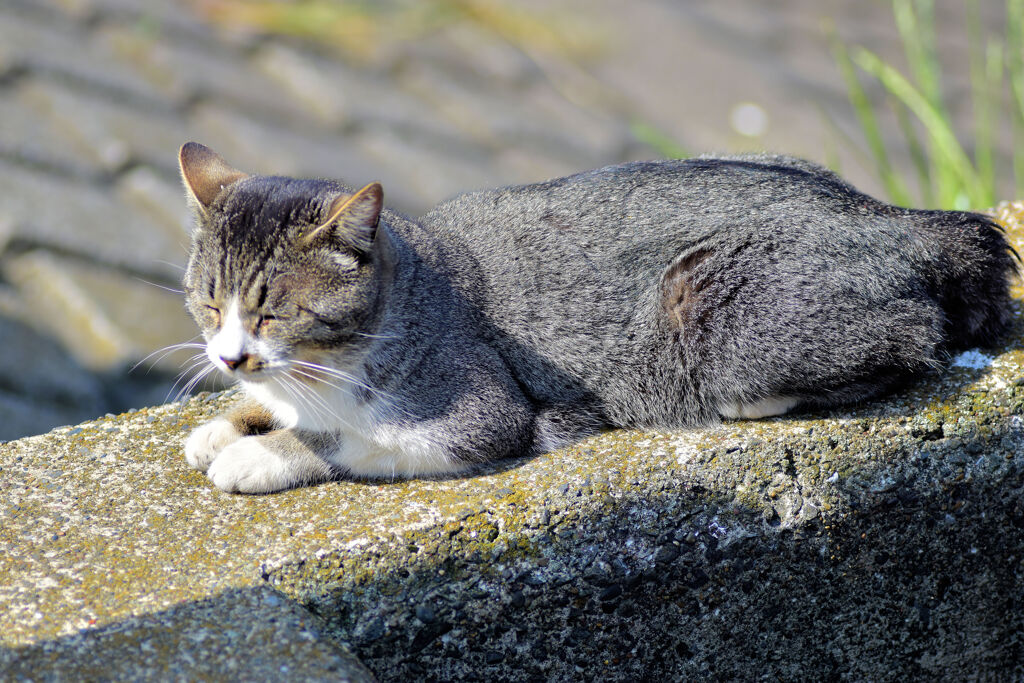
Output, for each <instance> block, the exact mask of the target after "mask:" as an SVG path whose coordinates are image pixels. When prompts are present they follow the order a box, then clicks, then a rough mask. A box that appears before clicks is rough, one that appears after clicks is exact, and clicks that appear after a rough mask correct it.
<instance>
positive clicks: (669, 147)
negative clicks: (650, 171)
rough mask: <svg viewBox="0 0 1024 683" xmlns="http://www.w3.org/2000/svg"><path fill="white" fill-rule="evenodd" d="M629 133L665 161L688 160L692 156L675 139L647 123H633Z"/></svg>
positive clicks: (635, 121)
mask: <svg viewBox="0 0 1024 683" xmlns="http://www.w3.org/2000/svg"><path fill="white" fill-rule="evenodd" d="M629 131H630V132H631V133H632V134H633V137H635V138H636V139H637V140H639V141H640V142H642V143H644V144H645V145H647V146H648V147H650V148H651V149H653V150H654V151H655V152H657V153H658V154H659V155H661V156H662V157H664V158H665V159H686V158H687V157H689V156H690V152H689V150H687V149H686V148H685V147H683V146H682V145H681V144H679V143H678V142H677V141H676V140H675V139H674V138H673V137H671V136H670V135H668V134H667V133H665V132H664V131H662V130H661V129H660V128H657V127H655V126H654V125H652V124H650V123H648V122H646V121H640V120H634V121H631V122H630V124H629Z"/></svg>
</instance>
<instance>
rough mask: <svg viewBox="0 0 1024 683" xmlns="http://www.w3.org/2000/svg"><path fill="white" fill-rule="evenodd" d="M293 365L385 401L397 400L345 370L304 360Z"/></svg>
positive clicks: (294, 361) (296, 361)
mask: <svg viewBox="0 0 1024 683" xmlns="http://www.w3.org/2000/svg"><path fill="white" fill-rule="evenodd" d="M292 363H295V364H297V365H301V366H303V367H306V368H309V369H310V370H314V371H317V372H322V373H324V374H325V375H328V376H331V377H336V378H337V379H340V380H342V381H344V382H347V383H349V384H353V385H355V386H357V387H360V388H362V389H365V390H366V391H369V392H372V393H374V394H376V395H377V396H379V397H381V398H385V399H388V400H394V398H395V397H394V395H393V394H390V393H388V392H386V391H384V390H383V389H378V388H377V387H375V386H373V385H372V384H369V383H368V382H364V381H362V380H360V379H359V378H358V377H356V376H355V375H351V374H349V373H347V372H345V371H344V370H341V369H339V368H330V367H327V366H326V365H320V364H318V363H310V362H308V361H302V360H293V361H292Z"/></svg>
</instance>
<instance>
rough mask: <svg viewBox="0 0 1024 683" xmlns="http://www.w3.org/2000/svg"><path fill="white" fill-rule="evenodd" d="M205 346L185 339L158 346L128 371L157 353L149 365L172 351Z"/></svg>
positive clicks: (133, 369)
mask: <svg viewBox="0 0 1024 683" xmlns="http://www.w3.org/2000/svg"><path fill="white" fill-rule="evenodd" d="M195 338H196V337H193V338H192V339H195ZM205 348H206V345H205V344H199V343H194V342H192V341H191V340H190V341H187V342H181V343H179V344H169V345H168V346H164V347H162V348H159V349H157V350H156V351H153V352H152V353H150V354H148V355H146V357H145V358H142V359H141V360H139V361H138V362H137V363H135V365H133V366H132V367H131V370H129V372H134V371H135V369H136V368H138V367H139V366H140V365H142V364H143V363H145V362H146V361H148V360H149V359H150V358H153V356H156V355H157V354H160V356H159V357H157V358H156V359H154V360H153V362H152V363H151V365H156V364H157V363H159V362H160V361H162V360H163V359H164V358H166V357H167V356H168V355H170V354H172V353H174V352H175V351H180V350H183V349H205Z"/></svg>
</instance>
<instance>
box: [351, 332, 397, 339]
mask: <svg viewBox="0 0 1024 683" xmlns="http://www.w3.org/2000/svg"><path fill="white" fill-rule="evenodd" d="M352 334H354V335H356V336H357V337H366V338H368V339H383V340H388V339H398V335H397V334H373V333H371V332H353V333H352Z"/></svg>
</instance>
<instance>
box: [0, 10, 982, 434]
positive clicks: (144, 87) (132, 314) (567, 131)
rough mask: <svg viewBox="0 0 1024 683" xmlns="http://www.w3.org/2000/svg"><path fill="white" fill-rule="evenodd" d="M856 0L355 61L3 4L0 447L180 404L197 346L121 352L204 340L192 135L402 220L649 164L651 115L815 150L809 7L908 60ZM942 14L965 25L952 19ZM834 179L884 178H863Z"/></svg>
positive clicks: (672, 133) (666, 19)
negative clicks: (194, 318) (190, 199)
mask: <svg viewBox="0 0 1024 683" xmlns="http://www.w3.org/2000/svg"><path fill="white" fill-rule="evenodd" d="M222 4H223V3H222ZM850 5H851V3H846V4H844V3H840V2H824V3H818V2H811V0H786V2H782V3H773V4H772V6H771V7H770V8H769V7H762V6H761V4H759V3H757V2H753V0H727V1H724V2H718V3H700V2H692V3H677V2H665V1H660V0H643V1H641V2H635V3H630V6H629V12H625V13H624V12H623V11H622V6H621V4H619V3H615V2H611V0H598V1H593V2H589V1H588V2H581V1H579V0H573V1H566V2H560V3H555V4H551V3H540V2H527V3H497V5H496V6H504V7H506V9H508V11H509V12H512V14H510V15H509V16H510V17H511V18H512V19H514V18H516V17H518V16H527V17H528V18H529V19H530V21H533V22H534V23H533V26H535V27H536V28H537V31H535V33H544V34H545V35H548V34H550V36H554V38H552V40H554V41H555V45H554V46H552V45H550V44H548V43H545V42H544V41H542V40H540V38H538V37H530V35H527V36H526V37H523V38H521V39H515V38H510V37H509V36H507V35H505V36H503V35H501V32H500V31H496V30H494V26H488V25H487V24H486V22H484V23H481V22H476V23H474V22H472V21H452V22H449V23H444V24H441V25H439V26H437V27H435V28H433V29H431V30H424V31H421V32H419V33H416V34H415V35H412V37H410V38H406V37H401V39H399V37H396V36H384V37H381V38H380V39H379V40H375V41H374V42H375V49H374V50H372V51H368V52H367V53H366V54H363V55H360V56H353V55H346V54H343V53H339V52H335V51H332V50H329V49H327V48H325V47H323V46H320V47H319V48H318V47H316V46H314V45H311V44H309V43H300V42H297V41H295V40H289V39H287V38H283V37H274V36H267V35H261V34H260V33H259V32H254V31H251V30H250V31H244V30H241V27H240V26H239V25H237V23H236V22H233V21H232V20H231V19H230V18H228V19H227V20H223V18H222V21H220V22H219V24H217V25H216V27H215V26H214V25H212V24H211V23H210V21H209V20H208V18H209V15H210V12H211V8H215V7H216V6H217V3H214V2H212V1H202V2H201V1H199V0H196V1H195V2H190V3H177V2H170V0H150V1H148V2H136V1H134V0H7V1H6V2H4V3H3V4H2V6H0V347H2V348H3V349H4V353H3V354H0V417H2V419H0V439H10V438H14V437H17V436H20V435H25V434H31V433H38V432H42V431H45V430H47V429H48V428H50V427H52V426H54V425H57V424H62V423H72V422H77V421H79V420H81V419H85V418H87V417H92V416H95V415H99V414H103V413H106V412H108V411H110V412H117V411H120V410H124V409H127V408H129V407H137V406H141V405H146V404H154V403H160V402H163V401H164V400H167V399H168V398H173V397H174V396H175V393H176V389H175V388H172V385H173V381H174V378H175V377H176V375H177V374H178V373H179V372H180V371H181V370H182V367H183V365H182V364H183V363H185V366H184V367H188V365H187V363H188V359H189V357H190V355H192V354H193V353H195V352H196V351H198V349H192V350H190V351H179V352H174V353H169V354H166V355H161V354H160V353H157V354H156V355H155V356H153V357H152V359H151V360H150V361H147V362H143V363H142V364H141V365H139V366H138V367H137V368H135V369H134V370H132V368H133V367H134V366H135V365H136V364H137V363H138V362H139V361H140V360H141V359H143V358H145V357H147V356H149V354H151V353H153V352H154V351H155V350H157V349H161V348H163V347H165V346H167V345H169V344H173V343H177V342H185V341H188V340H190V339H193V338H194V335H195V334H196V330H195V328H194V326H193V324H192V323H191V322H190V321H189V320H188V319H187V317H186V315H185V313H184V312H183V308H182V305H181V299H180V296H179V295H178V294H177V293H176V292H174V291H173V290H174V289H175V288H176V287H177V283H178V279H179V276H180V272H181V268H182V265H183V264H184V262H185V259H186V253H187V245H188V239H189V237H188V228H187V225H188V216H187V215H186V211H185V204H184V201H183V199H182V192H181V190H180V186H179V181H178V179H177V170H176V153H177V149H178V147H179V146H180V145H181V144H182V143H183V142H184V141H186V140H189V139H193V140H197V141H200V142H203V143H204V144H207V145H209V146H211V147H213V148H214V149H216V150H218V151H219V152H221V153H222V154H223V155H224V156H225V157H226V158H227V159H228V160H229V161H231V162H232V163H233V164H235V165H236V166H238V167H239V168H242V169H245V170H248V171H252V172H260V173H274V174H295V175H306V176H328V177H334V178H341V179H343V180H345V181H347V182H349V183H351V184H354V185H357V184H362V183H365V182H368V181H370V180H380V181H382V182H383V184H384V188H385V193H386V198H387V202H388V204H389V205H390V206H392V207H393V208H397V209H399V210H403V211H406V212H410V213H418V212H421V211H422V210H424V209H426V208H427V207H429V206H431V205H433V204H435V203H436V202H437V201H439V200H441V199H443V198H444V197H446V196H449V195H451V194H453V193H455V192H457V191H460V190H467V189H474V188H480V187H487V186H495V185H501V184H508V183H518V182H530V181H537V180H543V179H545V178H549V177H554V176H559V175H564V174H567V173H571V172H574V171H578V170H583V169H587V168H592V167H595V166H600V165H603V164H608V163H614V162H619V161H625V160H629V159H636V158H651V157H655V156H658V151H657V150H654V149H652V148H650V147H648V146H646V145H645V144H644V143H642V142H641V141H640V140H641V138H644V135H642V134H640V135H638V131H639V130H641V129H644V127H645V126H646V127H653V128H654V129H657V130H660V131H662V132H663V133H664V134H665V135H666V136H667V137H669V138H671V139H674V140H677V141H679V142H680V143H681V144H683V145H684V146H686V147H687V148H688V149H689V150H691V151H693V152H703V151H708V150H723V151H735V150H738V149H763V148H769V149H774V150H778V151H787V152H790V153H795V154H800V155H803V156H807V157H810V158H814V159H816V160H818V161H825V160H826V157H827V156H828V155H827V154H826V152H827V149H828V145H827V144H826V141H827V140H830V139H834V137H835V135H834V130H833V128H832V126H838V127H840V128H844V127H845V128H846V129H847V130H852V128H851V127H852V126H854V123H853V121H852V120H851V119H850V114H849V112H848V111H846V107H845V104H844V95H843V89H842V84H841V81H840V79H838V77H837V75H836V73H835V69H834V67H833V66H832V62H831V58H830V57H829V55H828V51H827V46H826V44H825V41H824V38H823V35H822V33H821V31H820V30H819V29H820V27H819V20H820V18H821V17H822V16H825V15H831V16H836V17H837V18H838V20H839V23H840V26H841V27H842V28H843V30H844V31H847V32H850V33H851V40H859V41H864V42H867V43H869V44H871V45H872V46H873V47H875V48H876V49H880V50H882V52H883V54H889V55H893V54H894V53H895V55H896V56H897V57H898V48H897V47H896V46H895V44H894V42H893V39H894V30H895V29H894V28H893V27H892V22H891V18H890V17H889V16H888V10H887V9H885V8H884V7H881V6H874V5H872V6H871V7H870V8H862V7H861V5H860V4H859V3H858V4H857V7H856V9H855V10H854V9H851V7H850ZM516 12H520V13H527V14H522V15H519V14H515V13H516ZM940 14H941V13H940ZM947 14H948V13H947ZM940 19H941V20H942V21H941V22H940V29H941V31H942V32H945V33H949V34H950V35H959V33H960V32H962V25H961V24H960V23H957V20H956V16H955V13H954V14H953V15H950V16H949V17H947V16H946V15H945V14H942V15H941V16H940ZM993 20H998V17H997V16H994V17H993ZM510 21H511V20H510ZM961 23H962V22H961ZM540 28H544V29H545V31H543V32H542V31H540ZM576 29H579V30H580V31H582V35H583V36H584V38H585V40H583V39H580V40H576V38H575V37H574V35H570V33H571V31H574V30H576ZM945 33H943V35H945ZM527 34H529V31H527ZM558 41H562V42H563V43H564V45H563V46H562V47H561V48H560V47H559V44H560V43H559V42H558ZM574 41H575V42H574ZM581 42H582V43H584V44H585V45H586V46H587V47H586V49H582V48H580V49H577V48H573V47H572V46H573V45H576V44H578V43H581ZM566 46H568V47H566ZM950 49H951V50H952V52H951V53H950V54H953V55H956V54H959V53H957V52H956V50H957V49H958V48H957V44H956V41H955V40H954V41H951V42H950ZM954 64H956V62H954ZM966 68H967V66H966V60H961V63H960V66H959V73H963V72H965V71H966ZM967 99H968V98H961V99H960V100H957V101H958V102H963V101H965V100H967ZM745 103H746V104H745ZM751 105H752V106H751ZM959 106H960V105H958V104H956V103H954V107H959ZM744 107H746V108H744ZM822 108H824V110H825V111H828V112H829V113H828V116H824V115H823V114H822V110H823V109H822ZM743 112H746V114H745V116H746V117H747V118H746V119H744V118H743V117H744V114H743ZM758 112H760V113H758ZM751 115H752V118H751ZM638 126H639V128H638ZM740 130H744V131H745V133H746V134H742V133H741V132H739V131H740ZM892 130H894V131H895V127H892ZM645 139H648V138H645ZM833 146H834V143H833ZM844 172H849V173H851V174H852V175H853V177H854V180H855V181H856V182H859V183H862V184H864V185H865V186H866V187H867V189H874V188H873V187H872V186H871V183H870V176H869V174H868V173H867V172H865V171H863V170H859V169H858V168H856V167H855V166H852V165H848V166H847V167H846V168H844ZM858 174H859V175H858ZM179 386H180V385H179Z"/></svg>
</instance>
